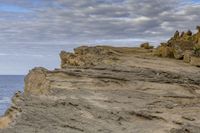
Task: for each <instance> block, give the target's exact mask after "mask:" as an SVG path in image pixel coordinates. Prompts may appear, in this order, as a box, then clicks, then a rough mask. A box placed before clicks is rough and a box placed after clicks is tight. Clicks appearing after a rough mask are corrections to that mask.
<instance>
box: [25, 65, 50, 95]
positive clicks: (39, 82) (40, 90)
mask: <svg viewBox="0 0 200 133" xmlns="http://www.w3.org/2000/svg"><path fill="white" fill-rule="evenodd" d="M47 72H48V70H47V69H45V68H42V67H39V68H34V69H33V70H31V71H30V72H29V74H28V75H27V76H26V78H25V88H24V93H25V94H29V93H30V94H35V95H41V94H46V93H47V90H48V89H49V88H50V82H49V81H48V80H47V78H46V77H47Z"/></svg>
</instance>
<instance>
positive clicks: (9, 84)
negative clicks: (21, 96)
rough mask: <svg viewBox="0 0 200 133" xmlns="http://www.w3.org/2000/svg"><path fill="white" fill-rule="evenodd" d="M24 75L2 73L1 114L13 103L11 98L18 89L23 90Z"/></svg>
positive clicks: (0, 80)
mask: <svg viewBox="0 0 200 133" xmlns="http://www.w3.org/2000/svg"><path fill="white" fill-rule="evenodd" d="M24 77H25V76H24V75H0V116H2V115H3V114H4V113H5V111H6V110H7V108H8V107H9V106H10V104H11V98H12V96H13V95H14V94H15V92H17V91H23V88H24Z"/></svg>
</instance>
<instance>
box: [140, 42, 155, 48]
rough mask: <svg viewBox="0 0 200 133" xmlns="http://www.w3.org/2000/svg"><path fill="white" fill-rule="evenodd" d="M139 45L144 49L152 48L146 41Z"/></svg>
mask: <svg viewBox="0 0 200 133" xmlns="http://www.w3.org/2000/svg"><path fill="white" fill-rule="evenodd" d="M140 47H141V48H144V49H153V48H154V47H153V46H151V45H150V44H149V43H148V42H146V43H143V44H141V45H140Z"/></svg>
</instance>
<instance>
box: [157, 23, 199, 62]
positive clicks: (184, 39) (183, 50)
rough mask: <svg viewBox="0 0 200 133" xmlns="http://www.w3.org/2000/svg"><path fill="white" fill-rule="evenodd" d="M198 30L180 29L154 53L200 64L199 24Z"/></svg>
mask: <svg viewBox="0 0 200 133" xmlns="http://www.w3.org/2000/svg"><path fill="white" fill-rule="evenodd" d="M197 30H198V32H197V33H195V34H193V33H192V32H191V31H190V30H188V31H187V32H182V33H181V34H180V33H179V31H176V32H175V33H174V36H173V37H171V38H170V40H168V41H167V43H161V45H160V46H159V47H158V48H157V49H156V50H155V53H154V55H156V56H161V57H170V58H175V59H180V60H182V59H183V60H184V62H186V63H190V62H191V58H192V62H191V63H190V64H192V65H195V66H199V59H198V58H200V28H199V26H197Z"/></svg>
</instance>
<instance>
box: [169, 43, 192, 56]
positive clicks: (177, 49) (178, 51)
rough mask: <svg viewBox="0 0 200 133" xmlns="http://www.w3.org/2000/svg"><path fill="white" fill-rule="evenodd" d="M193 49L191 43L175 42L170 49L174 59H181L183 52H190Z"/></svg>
mask: <svg viewBox="0 0 200 133" xmlns="http://www.w3.org/2000/svg"><path fill="white" fill-rule="evenodd" d="M193 47H194V44H193V42H191V41H176V42H174V44H173V46H172V49H173V54H174V57H175V58H176V59H183V56H184V52H185V51H186V50H192V49H193Z"/></svg>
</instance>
